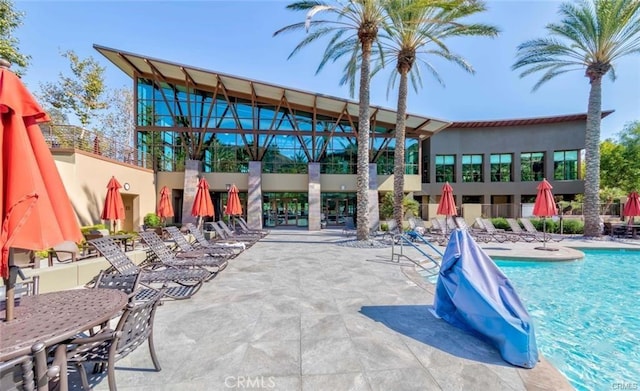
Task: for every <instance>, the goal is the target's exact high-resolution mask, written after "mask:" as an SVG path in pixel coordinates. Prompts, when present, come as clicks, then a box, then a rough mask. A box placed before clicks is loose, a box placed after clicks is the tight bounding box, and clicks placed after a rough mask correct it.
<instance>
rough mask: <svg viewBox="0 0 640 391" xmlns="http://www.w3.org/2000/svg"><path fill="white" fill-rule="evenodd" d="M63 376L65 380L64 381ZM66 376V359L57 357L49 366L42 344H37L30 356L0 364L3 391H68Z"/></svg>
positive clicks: (0, 379)
mask: <svg viewBox="0 0 640 391" xmlns="http://www.w3.org/2000/svg"><path fill="white" fill-rule="evenodd" d="M62 376H64V377H65V379H62ZM66 376H67V362H66V360H65V357H64V356H60V357H56V358H55V359H54V361H53V362H52V364H51V365H50V366H48V365H47V353H46V351H45V345H44V343H42V342H36V343H35V344H34V345H33V346H32V347H31V353H30V354H26V355H24V356H20V357H16V358H13V359H11V360H8V361H3V362H0V386H1V389H2V390H3V391H19V390H20V391H22V390H38V391H48V390H51V389H57V390H59V391H67V382H66ZM56 383H57V384H56Z"/></svg>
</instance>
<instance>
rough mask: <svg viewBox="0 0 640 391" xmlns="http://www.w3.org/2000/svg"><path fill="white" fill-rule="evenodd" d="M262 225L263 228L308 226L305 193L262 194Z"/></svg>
mask: <svg viewBox="0 0 640 391" xmlns="http://www.w3.org/2000/svg"><path fill="white" fill-rule="evenodd" d="M262 223H263V224H264V226H265V227H278V226H296V227H307V226H309V196H308V194H307V193H264V194H263V195H262Z"/></svg>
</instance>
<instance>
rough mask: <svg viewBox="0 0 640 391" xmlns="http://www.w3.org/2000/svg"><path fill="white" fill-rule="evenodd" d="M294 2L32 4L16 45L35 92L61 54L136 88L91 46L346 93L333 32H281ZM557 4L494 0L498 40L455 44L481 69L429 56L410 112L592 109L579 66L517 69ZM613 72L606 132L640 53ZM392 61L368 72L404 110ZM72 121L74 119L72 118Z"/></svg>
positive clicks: (379, 95) (487, 18) (638, 97)
mask: <svg viewBox="0 0 640 391" xmlns="http://www.w3.org/2000/svg"><path fill="white" fill-rule="evenodd" d="M289 3H290V1H273V0H254V1H242V0H235V1H215V0H209V1H178V0H174V1H90V0H85V1H46V0H39V1H25V0H14V5H15V8H16V9H17V10H19V11H22V12H24V13H25V16H24V18H23V25H22V26H21V27H20V28H19V29H18V30H16V32H15V36H16V38H18V39H19V40H20V43H19V48H20V51H21V52H22V53H24V54H27V55H30V56H31V65H30V67H29V68H28V69H27V72H26V74H25V75H24V77H23V81H24V82H25V83H26V84H27V86H28V87H29V88H30V89H31V90H32V91H34V92H38V90H39V87H40V84H41V83H45V82H55V81H56V80H58V75H59V74H60V73H64V74H66V75H69V74H70V71H69V63H68V61H67V60H66V59H65V58H63V57H62V56H61V55H60V54H61V53H62V52H64V51H67V50H73V51H75V52H76V53H77V54H78V55H79V56H80V57H81V58H87V57H89V56H92V57H93V58H95V59H96V60H97V61H98V62H99V63H100V64H101V65H102V66H104V67H105V68H106V71H105V82H106V84H107V87H108V88H121V87H127V88H131V87H132V85H133V84H132V81H131V79H130V78H129V77H127V76H126V75H125V74H124V73H123V72H122V71H120V70H119V69H118V68H117V67H116V66H115V65H113V64H111V62H109V61H108V60H107V59H106V58H104V57H103V56H102V55H101V54H100V53H98V52H97V51H96V50H95V49H93V45H94V44H98V45H101V46H106V47H110V48H115V49H119V50H122V51H127V52H133V53H136V54H140V55H143V56H148V57H155V58H158V59H162V60H166V61H169V62H177V63H181V64H186V65H190V66H195V67H200V68H204V69H209V70H212V71H216V72H221V73H226V74H230V75H235V76H238V77H246V78H249V79H254V80H259V81H263V82H266V83H270V84H276V85H280V86H283V87H291V88H296V89H300V90H305V91H309V92H316V93H322V94H326V95H332V96H335V97H339V98H347V99H349V98H350V94H349V90H348V87H346V86H340V85H339V81H340V78H341V75H342V72H341V71H342V67H343V65H344V63H343V62H339V63H335V64H328V65H327V66H325V67H324V68H323V69H322V70H321V71H320V72H319V73H316V70H317V67H318V64H319V62H320V59H321V55H322V52H323V50H324V48H325V47H326V44H327V41H326V40H324V41H318V42H317V43H314V44H312V45H309V46H308V47H307V48H305V49H304V50H302V51H301V52H299V53H297V54H296V55H295V56H293V57H292V58H290V59H288V56H289V54H290V53H291V51H292V49H293V48H294V47H295V45H296V44H297V43H298V42H299V41H300V40H302V39H303V38H304V36H305V34H304V32H302V31H301V32H298V33H288V34H281V35H278V36H276V37H273V33H274V32H275V31H276V30H278V29H280V28H282V27H284V26H287V25H289V24H292V23H297V22H301V21H304V19H305V14H304V13H300V12H292V11H289V10H286V9H285V7H286V5H287V4H289ZM559 4H560V2H558V1H551V0H546V1H521V0H512V1H502V0H488V1H487V6H488V10H487V11H486V12H484V13H482V14H480V15H478V16H476V17H475V18H474V19H475V20H476V21H481V22H483V23H488V24H493V25H495V26H497V27H498V28H499V29H500V30H501V33H500V35H499V37H497V38H493V39H491V38H486V37H472V38H469V37H465V38H456V39H453V40H449V41H447V44H448V47H449V48H450V49H451V50H452V51H453V52H455V53H457V54H459V55H462V56H463V57H464V58H466V59H467V60H468V62H469V63H471V65H472V66H473V67H474V69H475V74H469V73H467V72H465V71H464V70H462V69H461V68H459V67H458V66H456V65H455V64H452V63H447V62H444V61H439V60H437V59H427V60H429V61H431V62H432V64H433V66H434V67H435V68H436V70H437V71H438V73H439V75H440V77H441V78H442V80H443V81H444V83H445V85H444V86H442V85H441V84H439V83H438V81H437V80H436V79H435V78H433V77H432V76H431V75H430V74H429V73H428V72H427V71H426V70H425V71H423V72H422V78H423V84H422V87H421V88H420V89H419V90H418V91H417V92H414V91H413V89H410V94H409V97H408V102H407V107H408V111H409V112H410V113H412V114H418V115H423V116H427V117H434V118H439V119H444V120H448V121H471V120H495V119H513V118H531V117H544V116H555V115H564V114H577V113H586V110H587V100H588V94H589V82H588V79H587V78H586V77H585V76H584V72H582V71H574V72H570V73H567V74H564V75H560V76H558V77H556V78H555V79H553V80H551V81H549V82H547V83H546V84H545V85H543V86H542V87H540V88H539V89H538V90H537V91H536V92H532V88H533V86H534V85H535V83H536V82H537V81H538V78H539V75H531V76H528V77H525V78H520V77H519V72H517V71H513V70H511V66H512V65H513V63H514V62H515V56H516V48H517V46H518V45H519V44H521V43H523V42H525V41H527V40H530V39H535V38H543V37H545V36H546V30H545V26H546V25H547V24H548V23H551V22H554V21H558V20H559V17H558V14H557V10H558V6H559ZM614 67H615V70H616V74H617V79H616V81H615V82H612V81H611V80H610V79H609V78H608V77H606V78H605V79H604V81H603V87H602V91H603V94H602V108H603V110H615V112H614V113H613V114H611V115H609V116H608V117H607V118H605V119H603V121H602V128H601V137H602V139H605V138H615V136H616V134H617V133H618V132H620V131H621V130H622V129H623V127H624V125H625V123H628V122H630V121H636V120H640V55H636V56H632V57H627V58H624V59H621V60H620V61H618V62H617V63H615V64H614ZM392 70H393V69H387V70H386V73H384V72H383V73H381V74H379V75H377V76H376V77H375V78H373V79H372V82H371V104H372V105H377V106H382V107H388V108H391V109H395V108H396V101H397V99H396V98H397V92H396V91H395V90H391V91H390V92H389V93H387V85H388V75H389V74H390V72H391V71H392ZM72 121H73V120H72Z"/></svg>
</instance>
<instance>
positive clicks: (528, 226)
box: [520, 217, 564, 242]
mask: <svg viewBox="0 0 640 391" xmlns="http://www.w3.org/2000/svg"><path fill="white" fill-rule="evenodd" d="M520 222H521V223H522V226H523V227H524V229H525V230H526V231H527V232H529V233H531V234H534V235H536V239H538V240H539V241H541V242H548V241H550V240H553V241H554V242H561V241H562V240H563V239H564V237H563V236H562V235H557V234H552V233H549V232H546V233H544V232H540V231H538V230H537V229H536V227H535V226H534V225H533V223H532V222H531V220H529V219H528V218H526V217H520Z"/></svg>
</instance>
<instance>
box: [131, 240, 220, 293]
mask: <svg viewBox="0 0 640 391" xmlns="http://www.w3.org/2000/svg"><path fill="white" fill-rule="evenodd" d="M140 238H141V239H142V241H143V242H145V243H146V245H147V246H148V247H149V250H151V254H150V256H148V258H147V259H148V261H149V262H150V263H151V264H153V263H155V262H159V263H160V264H161V265H163V266H172V267H178V268H196V269H201V270H205V271H207V272H208V273H209V276H208V277H207V278H206V279H205V281H209V280H211V279H212V278H213V277H215V276H216V275H217V274H218V272H220V271H222V270H224V268H226V267H227V258H213V257H209V256H207V255H206V254H203V253H202V252H200V251H198V252H195V253H194V252H191V253H183V254H182V256H181V257H178V256H176V254H174V253H173V252H171V250H170V249H169V247H167V245H166V244H165V243H164V241H163V240H162V238H161V237H160V236H158V234H157V233H155V232H140ZM210 269H213V270H210Z"/></svg>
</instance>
